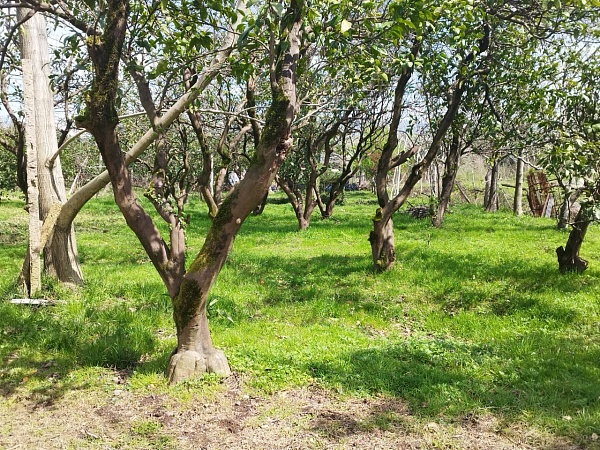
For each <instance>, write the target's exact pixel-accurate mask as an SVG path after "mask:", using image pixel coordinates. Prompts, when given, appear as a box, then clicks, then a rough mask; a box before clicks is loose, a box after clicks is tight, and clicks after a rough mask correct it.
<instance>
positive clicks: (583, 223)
mask: <svg viewBox="0 0 600 450" xmlns="http://www.w3.org/2000/svg"><path fill="white" fill-rule="evenodd" d="M589 225H590V220H589V219H588V218H587V217H586V213H585V211H584V208H581V209H580V210H579V212H578V213H577V217H576V218H575V223H574V224H573V229H572V230H571V233H570V234H569V239H568V240H567V245H566V246H565V247H562V246H560V247H558V248H557V249H556V256H557V257H558V270H559V271H560V273H566V272H583V271H584V270H585V269H587V266H588V262H587V261H586V260H585V259H583V258H581V257H580V256H579V250H580V249H581V244H582V243H583V239H584V238H585V233H586V232H587V229H588V226H589Z"/></svg>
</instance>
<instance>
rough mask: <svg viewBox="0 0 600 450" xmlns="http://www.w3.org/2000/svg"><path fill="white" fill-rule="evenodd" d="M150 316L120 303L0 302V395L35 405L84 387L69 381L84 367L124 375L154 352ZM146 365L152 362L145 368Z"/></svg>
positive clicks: (157, 347) (155, 341)
mask: <svg viewBox="0 0 600 450" xmlns="http://www.w3.org/2000/svg"><path fill="white" fill-rule="evenodd" d="M155 316H156V314H155V312H154V311H151V310H147V311H143V310H140V311H136V310H134V309H133V308H131V306H130V305H129V304H125V302H122V301H121V302H118V303H116V304H111V305H98V304H89V303H84V301H82V300H73V301H69V302H67V303H66V304H59V305H56V306H46V307H39V308H30V307H28V306H23V305H12V304H8V303H4V302H2V303H0V330H1V331H0V338H1V345H0V361H2V368H1V369H0V394H1V395H3V396H5V397H9V396H12V395H15V394H17V393H18V392H20V391H23V392H25V393H27V392H28V394H27V395H28V399H29V400H30V401H33V402H34V403H35V404H39V405H49V404H52V403H53V402H54V401H56V400H57V399H59V398H60V397H62V396H63V395H64V394H65V393H66V392H69V391H72V390H77V389H85V388H86V387H87V386H89V383H88V382H87V381H85V378H84V379H83V380H81V379H77V377H73V376H72V374H73V371H74V370H75V369H78V368H82V367H83V368H85V367H90V368H91V367H105V368H109V369H113V370H115V371H119V372H120V373H127V372H128V371H130V370H131V369H133V368H136V367H139V366H140V365H143V364H142V361H144V360H146V359H149V358H148V355H150V354H156V353H160V354H161V355H162V350H163V349H162V348H160V347H161V346H160V344H159V342H158V338H157V336H156V329H155V320H154V318H155ZM150 364H151V365H152V363H150Z"/></svg>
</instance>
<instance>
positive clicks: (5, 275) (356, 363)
mask: <svg viewBox="0 0 600 450" xmlns="http://www.w3.org/2000/svg"><path fill="white" fill-rule="evenodd" d="M374 209H375V206H374V205H373V201H372V198H371V197H370V196H368V195H366V194H364V193H352V194H348V195H347V196H346V202H345V204H344V205H341V206H338V207H337V208H336V210H335V217H334V218H333V219H330V220H325V221H323V220H319V219H318V217H317V216H316V215H315V216H314V218H313V221H312V223H311V227H310V229H309V230H307V231H305V232H300V233H299V232H297V231H296V227H297V226H296V223H295V219H294V215H293V213H292V210H291V207H290V206H289V205H285V204H276V203H275V202H274V203H271V204H269V205H267V208H266V209H265V212H264V214H263V215H261V216H259V217H250V218H249V219H248V220H247V222H246V223H245V224H244V226H243V228H242V230H241V232H240V235H239V236H238V238H237V239H236V242H235V245H234V249H233V251H232V253H231V256H230V258H229V260H228V261H227V263H226V264H225V266H224V268H223V271H222V273H221V274H220V276H219V278H218V280H217V282H216V284H215V286H214V288H213V290H212V292H211V298H210V303H211V305H210V308H209V314H210V320H211V328H212V335H213V339H214V341H215V344H216V345H217V346H219V347H221V348H223V349H224V350H225V352H226V354H227V355H228V358H229V361H230V364H231V366H232V369H233V370H234V371H236V372H239V373H241V374H242V375H243V377H244V380H245V386H246V389H248V390H251V391H252V394H253V395H267V394H270V393H273V392H277V391H279V390H282V389H286V388H294V387H299V386H306V385H319V386H322V387H323V388H326V389H330V390H333V391H335V392H338V393H339V394H340V395H347V396H357V397H365V398H368V397H370V396H374V395H383V396H391V397H398V398H402V399H404V400H406V401H407V402H408V404H409V406H410V408H411V411H412V412H413V413H414V414H416V415H417V416H421V417H423V418H424V419H425V420H427V418H436V419H439V418H442V420H447V421H454V420H460V419H461V418H462V417H464V416H465V415H466V414H479V413H487V412H491V413H493V414H495V415H497V416H499V417H500V418H502V419H503V420H505V421H507V422H509V423H510V422H524V423H526V424H529V425H534V426H538V427H540V428H543V429H546V430H548V431H550V432H554V433H557V434H561V435H566V436H570V437H572V438H574V439H576V440H580V441H581V442H583V437H584V436H590V435H591V434H592V433H598V434H600V402H599V400H598V399H599V398H600V365H599V364H598V362H599V361H600V325H599V324H600V320H599V318H600V317H599V316H600V294H599V293H600V251H599V250H598V249H599V248H600V232H599V229H598V227H597V226H593V227H591V229H590V230H589V232H588V236H587V237H586V241H585V243H584V245H583V248H582V252H581V253H582V256H583V257H584V258H586V259H588V260H589V261H590V268H589V269H588V270H587V271H586V272H585V273H584V274H580V275H577V274H568V275H559V273H558V270H557V263H556V256H555V253H554V251H555V248H556V247H557V246H559V245H564V243H565V242H566V239H567V234H566V233H561V232H559V231H556V230H555V229H554V223H553V221H551V220H547V219H534V218H531V217H522V218H515V217H513V216H512V214H510V213H507V212H499V213H495V214H484V213H483V212H481V211H480V209H479V208H477V207H471V206H468V205H458V206H455V207H453V212H452V213H451V214H449V215H448V216H447V217H446V220H445V223H444V227H443V228H442V229H439V230H438V229H433V228H431V226H430V225H429V223H428V222H427V221H418V220H415V219H412V218H410V217H409V216H408V215H407V214H403V213H399V214H397V215H396V216H395V218H394V222H395V229H396V236H395V239H396V250H397V256H398V262H397V265H396V267H395V268H394V269H393V270H391V271H389V272H387V273H384V274H380V275H374V274H372V273H371V271H370V265H371V262H370V248H369V243H368V241H367V236H368V232H369V230H370V217H371V216H372V215H373V213H374ZM190 213H191V215H192V225H191V226H190V227H189V229H188V231H187V236H188V246H189V252H190V254H189V259H190V260H191V259H192V257H193V256H194V252H196V251H198V250H199V248H200V245H201V244H202V240H203V236H204V233H205V232H206V230H207V228H208V226H209V221H208V219H207V216H206V211H205V209H204V208H203V207H202V206H201V205H200V204H198V203H192V205H191V208H190ZM76 228H77V232H78V235H77V236H78V237H77V239H78V245H79V253H80V257H81V260H82V264H83V272H84V276H85V279H86V285H85V287H84V288H82V289H79V290H76V291H70V290H68V289H66V288H62V287H60V286H58V285H57V284H56V283H54V282H52V281H50V280H45V284H44V289H45V295H46V296H47V297H48V298H52V299H55V300H57V303H56V305H55V306H52V307H47V308H40V309H29V308H25V307H22V306H13V305H10V304H8V303H7V301H8V300H9V299H10V298H12V297H13V296H18V292H17V290H16V286H15V284H14V279H15V278H16V276H17V273H18V270H19V267H20V264H21V262H22V261H21V258H22V257H23V254H24V252H25V239H26V216H25V213H24V212H23V211H22V204H21V203H20V202H18V201H16V200H11V201H5V200H3V201H2V204H0V295H1V298H0V300H1V301H0V360H1V361H2V368H1V369H0V392H2V394H3V395H5V396H10V395H13V394H18V393H22V392H28V393H29V394H31V395H34V397H35V398H37V399H38V401H40V402H47V401H52V400H53V399H56V398H57V397H59V396H61V395H62V394H64V393H65V392H66V391H67V390H74V389H79V390H85V391H94V390H102V389H110V384H107V383H106V382H105V381H106V377H109V376H112V375H111V374H113V373H114V370H124V371H127V373H128V375H130V377H129V378H128V381H127V384H126V388H127V389H133V390H144V389H149V386H150V387H151V388H152V389H159V390H161V392H163V393H167V394H168V395H173V396H176V397H179V398H182V399H185V398H186V396H187V395H189V392H190V390H191V389H192V390H201V391H202V392H204V393H205V395H218V392H219V389H221V387H220V384H219V381H218V379H215V378H214V377H208V378H207V379H205V380H197V381H190V382H187V383H183V384H182V385H181V386H178V387H175V388H168V387H167V386H166V383H165V380H164V376H163V375H162V372H163V370H164V368H165V366H166V363H167V360H168V357H169V354H170V352H171V350H172V348H173V347H174V345H175V332H174V326H173V323H172V320H171V309H170V301H169V298H168V296H167V295H166V291H165V289H164V287H163V286H162V284H161V282H160V279H159V277H158V275H157V274H156V273H155V271H154V270H153V267H152V265H151V264H150V262H149V259H148V258H147V257H146V256H145V254H144V252H143V250H142V248H141V246H140V245H139V243H138V242H137V240H136V238H135V236H134V235H133V233H132V232H130V231H129V230H128V229H127V228H126V226H125V224H124V221H123V219H122V218H121V216H120V215H119V212H118V210H117V208H116V207H115V206H114V205H113V204H112V202H111V199H110V198H99V199H95V200H93V201H92V202H90V204H89V205H87V206H86V208H85V209H84V211H83V212H82V213H81V214H80V216H79V217H78V218H77V222H76ZM111 370H112V371H111ZM49 379H51V381H49ZM567 417H569V418H570V420H565V418H567ZM381 421H382V423H384V424H385V423H388V422H390V421H393V417H392V418H390V417H384V416H382V418H381ZM153 427H154V423H140V424H139V426H136V429H135V430H133V432H134V433H137V434H138V435H144V436H146V435H151V434H152V433H154V431H156V430H154V428H153Z"/></svg>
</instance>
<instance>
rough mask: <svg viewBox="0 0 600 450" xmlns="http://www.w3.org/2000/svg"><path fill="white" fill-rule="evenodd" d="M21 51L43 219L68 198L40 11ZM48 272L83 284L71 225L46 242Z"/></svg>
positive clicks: (23, 13) (23, 37)
mask: <svg viewBox="0 0 600 450" xmlns="http://www.w3.org/2000/svg"><path fill="white" fill-rule="evenodd" d="M28 11H29V10H27V9H24V8H19V9H18V16H19V18H21V19H22V18H24V17H25V16H26V15H27V14H28ZM21 54H22V57H23V58H24V59H30V60H31V68H32V70H33V73H34V77H33V97H34V99H35V130H36V131H35V136H36V150H37V160H38V162H37V168H38V182H39V194H40V195H39V203H40V219H41V220H42V221H43V220H45V219H46V217H47V216H48V214H49V213H50V211H51V210H52V209H53V207H54V205H55V204H64V203H65V202H66V201H67V196H66V189H65V182H64V177H63V174H62V168H61V165H60V159H59V158H58V157H57V158H55V159H54V160H53V163H52V164H50V161H51V158H52V157H53V156H54V155H55V154H56V153H57V151H58V143H57V141H56V124H55V120H54V101H53V94H52V91H51V89H50V78H49V70H50V69H49V56H48V55H49V50H48V40H47V35H46V21H45V19H44V17H43V16H42V15H41V14H39V13H37V14H34V15H33V17H31V18H30V19H29V20H28V21H27V22H25V23H24V24H23V31H22V33H21ZM43 253H44V268H45V270H46V272H47V273H48V274H49V275H51V276H53V277H55V278H57V279H58V280H59V281H61V282H67V283H75V284H82V283H83V275H82V273H81V268H80V265H79V258H78V255H77V244H76V242H75V231H74V228H73V226H72V224H70V226H69V227H65V228H57V229H56V230H54V232H53V233H52V235H51V237H50V239H49V240H48V242H47V243H46V245H45V247H44V250H43Z"/></svg>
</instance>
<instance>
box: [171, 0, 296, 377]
mask: <svg viewBox="0 0 600 450" xmlns="http://www.w3.org/2000/svg"><path fill="white" fill-rule="evenodd" d="M302 9H303V8H302V6H301V5H299V4H298V3H297V2H296V1H292V2H291V5H290V9H289V12H291V13H293V16H292V18H293V21H291V23H290V25H289V27H290V28H289V30H288V43H289V45H288V46H287V49H285V50H283V49H282V48H280V51H281V52H282V54H281V59H280V63H279V64H278V65H277V66H276V68H275V70H274V71H273V72H272V74H271V90H272V98H273V101H272V103H271V106H270V108H269V111H268V112H267V116H266V118H267V120H266V124H265V127H264V130H263V131H262V133H261V138H260V142H259V144H258V146H257V149H256V157H255V158H254V159H253V161H252V163H251V165H250V167H249V168H248V170H247V172H246V176H245V177H244V178H243V179H242V180H241V181H240V183H238V184H237V185H236V186H235V188H234V189H233V191H232V192H231V193H230V194H229V195H228V196H227V198H226V199H225V201H224V202H223V204H222V205H221V207H220V208H219V212H218V213H217V216H216V217H215V218H214V220H213V221H212V224H211V227H210V229H209V231H208V235H207V237H206V240H205V242H204V245H203V247H202V249H201V250H200V253H199V254H198V256H196V258H195V260H194V262H193V263H192V264H191V266H190V268H189V269H188V271H187V273H186V274H185V276H184V277H183V280H182V283H181V288H180V289H179V294H178V295H177V296H176V297H175V298H174V299H173V306H174V318H175V323H176V326H177V349H176V350H175V352H174V353H173V355H172V356H171V360H170V361H169V367H168V369H167V375H168V377H169V381H170V382H171V383H175V382H178V381H181V380H183V379H185V378H189V377H192V376H195V375H197V374H201V373H203V372H205V371H209V372H211V371H212V372H217V373H224V374H226V373H228V372H229V365H228V364H227V361H226V358H225V356H224V354H223V352H221V351H220V350H216V349H215V348H214V347H213V345H212V342H211V339H210V333H209V330H208V320H207V318H206V301H207V298H208V293H209V291H210V288H211V286H212V284H213V282H214V281H215V279H216V277H217V275H218V273H219V271H220V270H221V267H222V266H223V263H224V262H225V260H226V259H227V256H228V254H229V252H230V250H231V247H232V245H233V240H234V239H235V236H236V234H237V232H238V231H239V229H240V227H241V225H242V223H243V222H244V220H245V219H246V218H247V217H248V215H249V214H250V213H251V212H252V211H253V210H254V209H255V208H256V206H257V205H258V204H259V203H260V202H261V201H262V199H263V197H264V194H265V193H266V192H267V190H268V189H269V187H270V186H271V183H272V182H273V179H274V177H275V174H276V173H277V170H278V169H279V167H280V165H281V163H282V162H283V160H284V158H285V156H286V154H287V153H288V151H289V150H290V148H291V145H292V139H291V123H292V120H293V117H294V112H295V107H296V84H295V83H296V80H295V68H296V63H297V60H298V56H299V52H300V27H301V23H302V15H303V12H302ZM282 47H283V46H282Z"/></svg>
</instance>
